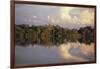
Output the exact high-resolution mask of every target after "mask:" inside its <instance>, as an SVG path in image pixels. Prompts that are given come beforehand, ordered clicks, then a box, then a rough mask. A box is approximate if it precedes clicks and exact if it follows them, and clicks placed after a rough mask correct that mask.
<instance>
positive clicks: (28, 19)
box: [15, 4, 95, 29]
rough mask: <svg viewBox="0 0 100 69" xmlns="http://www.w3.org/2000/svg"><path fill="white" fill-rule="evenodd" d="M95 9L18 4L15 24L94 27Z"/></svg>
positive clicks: (77, 27) (76, 27)
mask: <svg viewBox="0 0 100 69" xmlns="http://www.w3.org/2000/svg"><path fill="white" fill-rule="evenodd" d="M94 11H95V10H94V8H83V7H69V6H66V7H65V6H49V5H45V6H44V5H32V4H31V5H30V4H16V5H15V24H17V25H21V24H28V25H29V26H32V25H34V26H39V25H48V24H51V25H55V26H56V25H59V26H60V27H63V28H69V29H73V28H75V29H79V28H80V27H86V26H92V27H93V26H94V14H95V13H94Z"/></svg>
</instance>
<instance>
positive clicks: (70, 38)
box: [15, 24, 95, 45]
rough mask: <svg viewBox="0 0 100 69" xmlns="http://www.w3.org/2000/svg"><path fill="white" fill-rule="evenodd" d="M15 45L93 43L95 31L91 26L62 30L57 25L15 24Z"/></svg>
mask: <svg viewBox="0 0 100 69" xmlns="http://www.w3.org/2000/svg"><path fill="white" fill-rule="evenodd" d="M15 33H16V34H15V37H16V41H15V43H16V44H18V45H28V44H43V45H59V44H62V43H66V42H77V41H79V42H81V43H86V44H90V43H92V42H94V37H95V35H94V33H95V29H94V28H92V27H91V26H87V27H83V28H80V29H79V30H77V29H68V28H62V27H60V26H58V25H56V26H53V25H45V26H34V25H32V26H29V25H25V24H22V25H16V24H15Z"/></svg>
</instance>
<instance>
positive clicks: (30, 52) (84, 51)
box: [15, 42, 95, 65]
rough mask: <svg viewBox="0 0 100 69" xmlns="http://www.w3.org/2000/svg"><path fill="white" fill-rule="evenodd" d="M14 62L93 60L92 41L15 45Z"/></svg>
mask: <svg viewBox="0 0 100 69" xmlns="http://www.w3.org/2000/svg"><path fill="white" fill-rule="evenodd" d="M15 53H16V54H15V56H16V64H17V65H19V64H34V65H35V64H53V63H72V62H92V61H94V59H95V58H94V57H95V55H94V53H95V51H94V43H91V44H85V43H79V42H67V43H63V44H60V45H59V46H55V45H54V46H46V45H37V44H34V45H28V46H26V47H23V46H20V45H17V46H16V52H15Z"/></svg>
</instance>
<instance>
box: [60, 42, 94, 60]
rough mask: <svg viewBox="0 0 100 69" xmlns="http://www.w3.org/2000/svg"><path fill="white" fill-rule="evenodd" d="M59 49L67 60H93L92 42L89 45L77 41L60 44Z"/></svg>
mask: <svg viewBox="0 0 100 69" xmlns="http://www.w3.org/2000/svg"><path fill="white" fill-rule="evenodd" d="M59 50H60V53H61V55H62V56H63V57H64V59H67V60H68V59H73V60H74V61H75V62H77V61H93V60H94V43H91V44H90V45H87V44H84V43H78V42H77V43H67V44H61V45H60V47H59Z"/></svg>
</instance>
